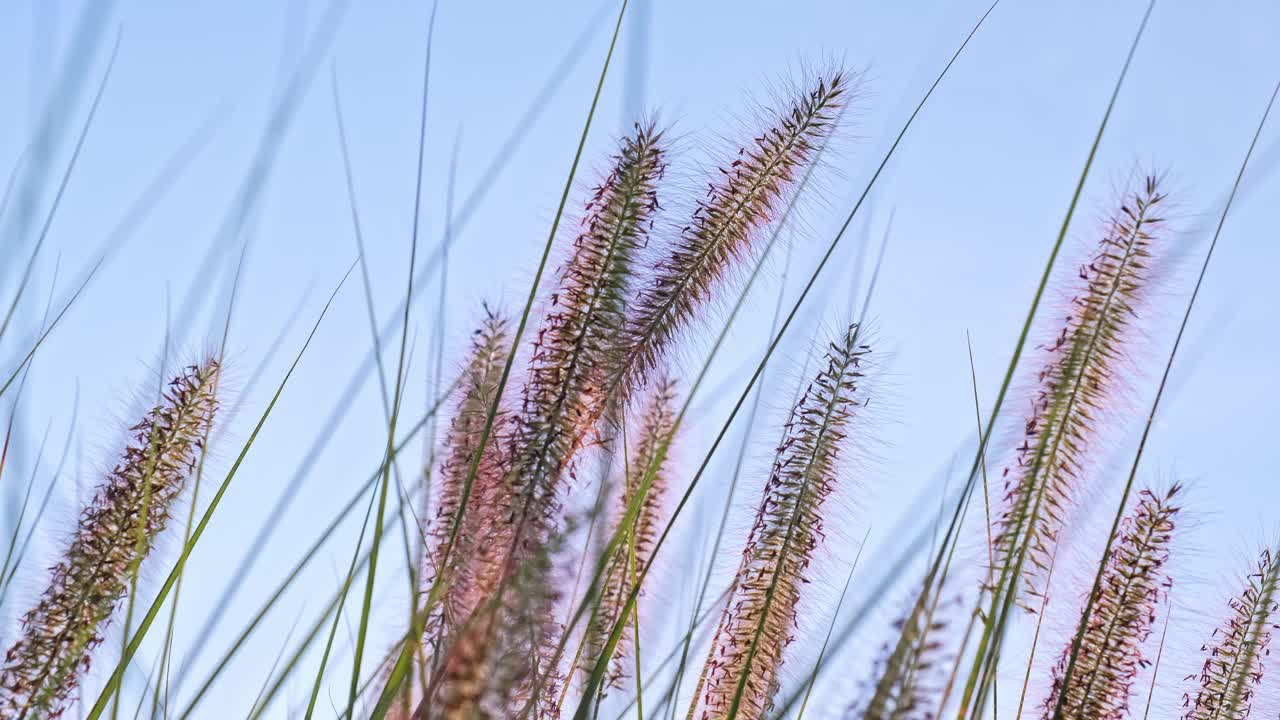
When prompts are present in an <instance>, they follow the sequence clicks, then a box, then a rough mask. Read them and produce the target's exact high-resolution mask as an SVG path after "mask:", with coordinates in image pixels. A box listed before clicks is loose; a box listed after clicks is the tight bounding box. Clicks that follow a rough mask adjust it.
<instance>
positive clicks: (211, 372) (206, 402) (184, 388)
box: [0, 359, 219, 718]
mask: <svg viewBox="0 0 1280 720" xmlns="http://www.w3.org/2000/svg"><path fill="white" fill-rule="evenodd" d="M218 372H219V364H218V361H217V360H214V359H210V360H206V361H204V362H203V363H201V364H199V365H193V366H190V367H188V368H186V369H185V370H184V371H183V372H182V374H180V375H178V376H177V377H176V378H174V379H173V380H172V381H170V382H169V384H168V386H167V387H166V389H165V392H164V394H163V397H162V399H161V402H160V404H159V405H157V406H156V407H155V408H154V409H152V410H151V411H150V412H148V413H147V414H146V416H145V417H144V418H143V419H142V421H141V422H139V423H138V424H137V425H135V426H133V427H132V428H130V431H131V432H132V433H133V442H132V443H131V444H130V445H128V446H127V447H126V448H125V451H124V455H123V456H122V457H121V458H120V460H119V462H118V463H117V464H116V466H115V468H114V469H112V471H111V472H110V474H109V475H108V476H107V478H106V481H105V482H104V483H103V484H102V485H101V486H99V488H98V490H97V492H96V493H95V495H94V497H93V499H92V500H91V501H90V502H89V504H88V506H87V507H86V508H85V509H84V511H83V512H82V513H81V515H80V522H79V526H78V527H77V529H76V533H75V537H74V538H73V539H72V541H71V544H70V546H69V547H68V548H67V550H66V553H65V554H64V555H63V557H62V560H61V561H59V563H58V565H57V566H56V567H55V568H54V569H53V572H52V577H51V578H50V581H49V585H48V587H47V588H46V589H45V591H44V593H43V594H42V595H41V596H40V600H39V601H38V602H37V603H36V605H35V607H33V608H32V609H31V610H30V611H28V612H27V613H26V615H24V616H23V618H22V636H21V637H20V638H19V639H18V641H17V642H16V643H14V645H13V646H12V647H11V648H9V651H8V653H7V654H6V655H5V665H4V670H3V671H2V672H0V715H3V716H4V717H6V718H37V717H50V716H57V715H58V714H60V713H61V712H62V711H63V710H65V709H66V707H67V705H68V703H69V701H70V698H71V695H72V692H73V691H74V690H75V688H76V687H77V684H78V681H79V673H80V672H81V671H82V670H85V669H87V668H88V667H89V664H90V661H91V659H92V653H93V650H94V648H96V647H97V646H98V645H99V644H100V643H101V642H102V639H103V631H104V628H105V626H106V624H107V623H108V621H109V620H110V618H111V615H112V613H114V611H115V609H116V605H117V603H118V602H119V600H120V599H121V597H122V596H123V595H124V594H125V593H126V591H127V590H128V585H129V578H130V576H131V575H132V574H133V573H135V572H136V571H137V568H138V566H139V565H140V564H141V563H142V560H143V559H144V558H145V557H146V556H147V554H148V553H149V552H150V550H151V548H152V547H153V546H154V544H155V540H156V538H157V536H158V535H159V534H160V533H161V532H163V531H164V529H165V526H166V525H167V524H168V522H169V515H170V512H171V511H172V509H173V503H174V501H175V500H176V499H177V497H178V494H179V493H180V492H181V491H182V488H183V485H184V481H185V480H186V478H187V476H188V475H189V474H190V472H191V471H192V469H193V467H194V464H195V462H196V460H197V459H198V457H199V455H200V452H201V450H202V446H203V442H204V438H206V437H207V436H208V430H209V427H210V425H211V423H212V422H213V415H214V411H215V410H216V408H217V400H216V398H215V391H216V389H217V380H218Z"/></svg>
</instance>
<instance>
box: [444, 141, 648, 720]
mask: <svg viewBox="0 0 1280 720" xmlns="http://www.w3.org/2000/svg"><path fill="white" fill-rule="evenodd" d="M663 158H664V151H663V149H662V136H661V133H659V132H658V131H657V130H656V129H655V128H654V127H653V126H652V125H647V126H641V125H637V126H636V128H635V131H634V133H633V134H632V135H630V136H628V137H626V138H624V139H623V140H622V144H621V148H620V149H619V151H618V153H617V154H616V155H615V157H614V162H613V169H612V171H611V172H610V173H609V175H608V176H607V177H606V179H605V180H604V182H603V183H602V184H601V185H600V186H599V187H598V188H596V190H595V191H594V193H593V194H592V197H591V199H590V200H589V201H588V202H587V204H586V216H585V218H584V219H583V221H582V225H581V230H580V232H579V234H578V236H577V237H576V238H575V239H574V245H573V250H572V254H571V256H570V258H569V260H568V262H567V263H566V264H565V266H564V267H563V268H562V269H561V271H560V273H559V279H558V284H557V286H556V289H555V290H554V292H553V293H552V295H551V298H550V309H549V310H548V312H547V315H546V317H545V318H544V319H543V322H542V326H541V328H540V330H539V332H538V335H537V338H536V340H535V342H534V346H533V352H532V356H531V358H530V365H529V371H528V377H527V379H526V382H525V386H524V393H523V397H522V400H521V406H520V409H519V413H518V414H517V415H516V416H515V419H514V422H513V426H512V431H511V437H510V441H509V443H508V445H509V448H508V449H507V450H506V451H504V454H505V455H506V457H507V459H508V461H509V465H508V467H507V472H506V480H505V482H506V484H507V486H508V490H507V491H506V500H507V506H506V507H505V508H504V509H503V511H502V513H501V514H500V516H499V517H500V522H503V523H506V524H507V525H508V527H507V528H506V529H505V530H504V532H505V533H506V538H505V539H504V541H503V542H502V543H501V544H500V545H499V546H498V547H497V548H496V550H495V551H496V552H500V553H503V559H502V568H501V572H500V580H499V586H498V587H497V589H496V590H495V591H494V593H492V594H491V596H490V597H488V598H486V599H485V601H484V603H483V605H482V606H481V607H479V608H478V609H477V610H476V611H475V613H473V616H472V618H471V619H470V620H469V621H468V622H469V623H470V624H471V625H472V627H473V629H472V630H470V631H469V632H478V633H479V634H480V636H481V637H479V638H477V641H476V643H475V644H474V646H473V647H471V648H467V649H465V651H466V653H467V654H469V655H471V656H472V660H473V661H474V662H476V663H478V664H479V668H477V671H478V672H479V675H478V676H477V677H483V678H484V679H485V682H486V684H487V685H488V689H487V690H485V692H484V693H483V694H486V695H488V696H489V697H488V699H480V698H476V700H478V701H479V702H480V705H482V706H487V707H488V708H489V711H491V712H499V710H498V708H500V707H506V712H521V711H522V710H523V709H524V707H525V705H526V704H532V705H533V706H535V708H542V707H543V706H544V705H545V704H546V700H547V699H549V698H551V696H552V695H553V691H554V681H553V679H552V678H551V677H550V676H551V674H552V673H553V671H554V668H553V667H551V666H552V665H553V663H552V662H551V659H550V658H549V657H543V655H544V654H546V653H548V652H549V650H548V649H547V647H548V645H554V644H555V643H554V629H553V628H551V627H549V623H550V618H551V616H552V613H551V608H552V606H553V604H554V601H555V589H554V584H553V583H552V582H551V580H550V578H549V576H548V574H549V573H550V570H551V565H552V558H551V555H552V547H551V546H552V544H553V543H554V534H555V531H556V527H557V523H558V521H559V514H560V512H559V511H560V508H561V504H560V502H561V498H560V495H561V493H562V491H563V481H564V478H565V476H567V475H568V474H569V472H570V468H571V464H572V461H573V457H574V454H575V453H576V451H577V450H578V449H579V446H580V444H581V442H582V440H583V438H584V437H585V435H586V434H587V432H588V430H589V429H590V425H591V424H592V423H593V421H594V418H596V417H599V415H600V412H601V410H600V409H601V408H603V406H604V405H605V403H606V401H607V399H606V397H605V393H604V391H603V384H602V383H603V379H604V378H605V377H606V374H607V368H609V367H610V366H611V365H612V364H616V359H617V357H618V356H617V355H616V354H615V352H616V351H615V346H614V344H613V338H614V336H615V335H616V334H617V332H618V331H619V329H620V328H621V327H622V324H623V318H624V312H625V309H626V301H627V297H628V294H629V291H630V283H631V277H632V274H633V263H634V261H635V257H636V254H637V252H638V251H639V250H640V249H641V248H642V247H644V246H645V245H646V244H647V241H648V234H649V230H650V226H651V224H652V218H653V214H654V213H655V212H656V211H657V209H658V199H657V182H658V179H659V178H660V177H661V175H662V172H663V170H664V167H665V166H664V159H663ZM476 628H478V630H477V629H476ZM480 668H483V669H480ZM538 712H542V710H538Z"/></svg>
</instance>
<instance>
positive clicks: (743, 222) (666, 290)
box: [616, 69, 850, 397]
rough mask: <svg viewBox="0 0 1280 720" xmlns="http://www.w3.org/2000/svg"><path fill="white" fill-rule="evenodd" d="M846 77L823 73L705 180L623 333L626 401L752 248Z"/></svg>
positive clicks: (832, 122)
mask: <svg viewBox="0 0 1280 720" xmlns="http://www.w3.org/2000/svg"><path fill="white" fill-rule="evenodd" d="M849 86H850V75H849V74H848V73H847V72H846V71H844V70H841V69H836V70H834V71H831V72H828V73H824V74H822V75H820V76H819V77H818V78H817V79H816V81H815V82H814V84H813V86H812V89H810V90H808V91H807V92H805V93H804V94H803V95H800V96H799V97H797V98H796V99H795V101H794V102H793V103H792V105H791V107H789V108H787V109H786V110H784V111H782V112H781V113H780V114H779V116H778V118H777V120H776V121H775V122H774V124H773V125H772V126H771V127H769V128H767V129H766V130H765V131H764V132H762V133H761V134H760V136H759V137H756V138H755V139H754V142H752V143H751V144H750V145H748V146H745V147H742V148H740V149H739V150H738V154H737V156H736V157H734V158H732V159H731V160H729V161H727V162H726V163H725V164H723V165H722V166H721V167H720V171H719V173H717V174H716V176H715V177H714V178H713V179H712V180H711V181H709V182H708V183H707V191H706V194H705V195H704V196H703V197H702V198H700V199H699V200H698V201H697V204H696V206H695V207H694V210H693V216H692V218H690V220H689V224H688V225H686V226H685V227H684V228H683V229H682V230H681V231H680V234H679V236H678V237H677V238H676V239H675V241H674V242H673V243H672V247H671V250H670V252H669V253H668V254H667V256H666V258H665V259H663V260H662V261H661V262H660V263H659V264H658V266H657V267H656V269H655V272H654V275H653V277H652V279H651V280H650V282H649V285H648V286H647V287H646V288H645V289H644V290H643V291H642V292H641V294H640V296H639V297H638V298H637V301H636V304H635V308H634V310H633V313H632V314H631V316H630V317H629V318H628V322H627V325H626V328H625V331H624V332H623V334H622V336H621V345H622V354H623V356H624V357H626V358H627V361H626V364H625V365H624V366H623V367H621V368H620V369H619V374H618V378H617V380H616V384H618V385H620V386H621V387H622V390H621V393H622V395H623V396H624V397H625V396H627V395H629V393H630V392H631V391H633V390H634V389H635V388H636V387H637V386H639V385H643V384H644V382H645V381H646V380H647V379H649V378H650V377H652V374H653V371H654V369H655V368H656V367H658V366H659V365H660V363H661V360H662V359H663V357H665V355H666V353H667V352H668V350H669V348H670V345H671V343H672V340H673V339H674V338H675V337H676V335H677V334H678V333H679V332H680V331H681V330H682V329H683V328H684V327H685V326H686V325H688V324H689V323H690V322H691V321H692V320H693V319H694V318H695V317H697V315H698V311H699V310H700V309H702V308H703V307H704V306H705V305H706V303H707V302H708V300H710V298H711V296H712V295H713V294H714V293H715V290H716V288H717V286H718V285H719V284H720V282H721V280H722V278H724V276H725V275H726V274H727V273H729V271H730V269H731V268H732V267H733V266H735V265H737V264H738V263H740V262H742V261H743V260H744V259H745V258H746V257H748V256H749V255H750V254H751V253H752V251H753V245H754V244H755V241H756V240H757V239H758V237H759V235H760V231H761V229H762V228H764V227H765V226H767V225H768V224H769V222H770V221H771V220H773V218H774V216H775V215H777V214H778V212H779V211H780V210H781V208H782V207H783V206H784V205H785V203H786V200H787V198H788V197H789V196H790V194H791V191H792V189H793V187H794V185H795V183H796V181H797V180H798V178H799V177H800V176H801V175H802V174H803V170H804V169H805V168H806V167H807V166H808V165H809V164H810V163H811V162H813V161H814V159H815V157H816V155H817V153H818V148H819V147H821V146H822V144H823V142H824V141H825V140H826V139H827V138H828V137H829V136H830V135H831V133H832V132H833V131H834V129H835V127H836V124H837V123H836V118H837V116H838V115H839V112H840V109H841V108H842V107H843V106H844V104H845V101H846V97H847V95H848V93H849Z"/></svg>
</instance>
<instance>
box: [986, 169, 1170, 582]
mask: <svg viewBox="0 0 1280 720" xmlns="http://www.w3.org/2000/svg"><path fill="white" fill-rule="evenodd" d="M1158 185H1159V182H1158V178H1157V177H1155V176H1149V177H1147V178H1146V180H1145V182H1144V183H1143V186H1142V188H1141V189H1139V190H1138V191H1136V192H1131V193H1128V194H1127V195H1126V196H1125V197H1124V198H1123V199H1122V201H1121V203H1120V207H1119V208H1118V209H1117V210H1116V211H1115V213H1114V214H1113V215H1112V216H1111V218H1110V220H1109V221H1108V224H1107V228H1106V231H1105V232H1104V234H1103V237H1102V239H1101V241H1100V242H1099V243H1098V248H1097V250H1096V252H1095V253H1094V254H1093V257H1092V259H1091V260H1090V261H1089V262H1088V263H1086V264H1084V265H1082V266H1081V267H1080V269H1079V272H1078V289H1077V290H1076V291H1075V295H1074V296H1073V297H1072V299H1071V303H1070V311H1069V314H1068V316H1067V318H1066V322H1065V323H1064V325H1063V327H1062V330H1061V331H1060V332H1059V333H1058V335H1057V336H1056V337H1055V338H1054V340H1053V341H1052V342H1051V343H1050V344H1049V345H1048V346H1047V347H1045V352H1046V354H1047V355H1048V359H1047V361H1046V362H1045V364H1044V366H1043V367H1042V368H1041V369H1040V371H1039V375H1038V376H1037V389H1036V390H1035V391H1034V396H1033V399H1032V404H1031V412H1030V414H1029V415H1028V416H1027V417H1026V420H1025V425H1024V428H1023V435H1024V437H1023V440H1022V442H1021V443H1020V444H1019V446H1018V448H1017V459H1016V462H1015V464H1014V465H1013V466H1011V467H1009V468H1006V469H1005V471H1004V477H1005V494H1004V507H1005V509H1004V511H1003V514H1002V515H1001V516H1000V518H999V520H998V522H997V536H996V538H995V566H996V568H1003V569H1004V571H1003V572H1005V573H1006V575H1005V576H1003V577H1002V579H1001V580H1000V584H1001V585H1002V586H1003V585H1004V584H1005V582H1007V580H1008V573H1015V572H1018V570H1014V568H1020V572H1021V577H1022V581H1023V583H1024V587H1025V589H1026V591H1027V593H1028V595H1031V596H1036V595H1039V594H1040V593H1041V587H1040V586H1041V584H1042V582H1043V576H1044V575H1045V574H1046V572H1047V568H1048V567H1049V564H1050V562H1051V559H1050V558H1051V556H1052V554H1053V548H1054V546H1055V545H1056V544H1057V540H1058V532H1059V530H1060V528H1061V527H1062V523H1063V518H1064V516H1065V515H1066V513H1067V512H1068V510H1069V509H1070V508H1071V504H1072V502H1073V498H1075V497H1076V496H1077V494H1078V491H1079V488H1078V486H1079V485H1080V484H1081V483H1083V482H1084V481H1085V480H1086V479H1087V477H1086V475H1087V471H1088V460H1089V456H1090V455H1089V450H1090V448H1091V446H1092V445H1093V443H1094V442H1095V441H1096V440H1097V438H1098V437H1099V435H1101V434H1102V433H1103V432H1104V431H1105V428H1104V427H1103V424H1104V421H1105V413H1106V411H1107V410H1108V409H1109V407H1110V406H1112V405H1114V404H1115V397H1116V393H1117V391H1119V390H1122V389H1123V388H1122V378H1120V377H1119V375H1120V373H1121V365H1122V363H1123V362H1124V360H1125V357H1126V344H1127V343H1128V341H1129V340H1130V336H1131V335H1132V326H1133V325H1134V323H1135V321H1136V320H1137V319H1138V318H1139V317H1140V316H1139V313H1138V311H1139V308H1140V307H1141V306H1142V301H1143V299H1144V298H1145V296H1146V295H1147V292H1148V287H1149V285H1150V284H1151V281H1152V277H1151V276H1152V274H1153V268H1152V258H1153V256H1154V255H1155V254H1157V253H1158V252H1159V251H1160V249H1161V248H1160V244H1161V235H1162V233H1163V231H1164V226H1165V222H1164V219H1163V218H1162V217H1161V211H1162V209H1163V207H1164V204H1165V202H1166V200H1165V198H1166V196H1165V195H1164V193H1162V192H1160V190H1159V187H1158ZM1024 561H1025V562H1024ZM998 572H999V571H998Z"/></svg>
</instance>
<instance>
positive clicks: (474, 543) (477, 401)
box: [426, 309, 511, 655]
mask: <svg viewBox="0 0 1280 720" xmlns="http://www.w3.org/2000/svg"><path fill="white" fill-rule="evenodd" d="M510 350H511V339H510V334H509V328H508V321H507V319H506V318H505V317H504V316H502V315H500V314H497V313H494V312H491V311H488V310H487V309H486V316H485V319H484V321H483V323H482V325H481V327H480V328H479V329H477V330H476V331H475V334H474V335H473V336H472V341H471V352H470V356H469V357H468V359H467V363H466V366H465V369H464V370H463V376H462V382H461V384H460V387H459V389H458V391H457V393H458V400H457V408H456V410H455V412H454V416H453V420H452V422H451V424H450V426H449V431H448V433H447V435H446V437H445V441H444V442H445V448H444V450H445V452H444V460H443V462H442V463H441V468H440V490H439V495H438V497H437V499H436V509H435V513H434V514H435V521H434V523H433V526H432V527H433V529H432V531H431V543H432V545H431V555H430V561H431V566H430V568H429V570H430V571H431V575H429V576H428V582H427V585H426V586H427V587H430V586H431V584H433V583H434V582H435V581H436V580H437V579H442V580H443V581H444V582H445V583H446V584H447V587H446V589H445V591H444V595H443V597H442V600H441V601H440V603H439V605H438V606H437V607H436V610H437V612H435V613H433V615H432V617H431V618H430V620H429V622H428V626H427V636H428V637H427V640H428V645H429V646H430V647H432V648H433V649H434V651H435V653H436V654H438V655H443V653H444V652H445V651H446V649H447V647H448V642H449V639H450V636H451V634H452V631H453V630H454V629H455V628H456V626H457V625H458V624H459V623H460V622H461V621H463V620H465V619H466V618H467V617H469V616H470V615H471V613H472V612H474V611H475V609H476V607H478V606H479V604H480V603H481V602H482V601H483V600H484V598H485V597H487V594H488V593H489V592H492V591H493V589H494V588H495V587H496V584H497V576H498V571H499V569H500V568H499V562H498V561H499V560H500V557H499V556H498V553H497V549H498V548H499V547H500V546H501V544H502V542H503V541H504V540H507V539H509V538H506V537H505V536H504V535H503V532H504V530H505V529H506V527H507V525H506V523H504V522H502V513H503V512H504V511H505V509H506V506H507V504H508V502H509V500H508V499H507V498H506V497H505V493H506V477H505V474H506V462H505V458H504V457H503V455H502V450H503V448H504V443H503V442H502V438H503V437H504V435H505V433H506V432H508V431H509V427H510V420H511V418H510V413H507V412H500V413H499V416H498V417H497V418H496V420H495V423H494V426H495V428H497V429H498V431H497V432H496V433H495V436H496V438H495V440H494V441H493V442H490V443H488V444H486V446H485V450H484V454H483V455H482V457H481V458H480V463H479V466H478V468H477V471H476V475H475V478H473V479H472V481H471V485H470V487H468V486H467V479H468V475H469V472H470V467H471V461H472V458H473V457H474V456H475V453H476V451H477V450H479V443H480V437H481V433H482V432H483V430H484V424H485V419H486V416H487V414H488V412H489V407H490V406H491V404H492V402H493V397H494V394H495V393H496V392H497V389H498V382H499V380H500V378H501V375H502V366H503V363H504V362H505V360H506V357H507V354H508V353H509V352H510ZM464 498H466V512H464V513H463V516H462V519H461V522H460V524H458V525H457V526H456V527H455V523H456V522H457V519H458V512H459V510H460V509H462V507H463V499H464ZM451 543H452V546H451V545H450V544H451Z"/></svg>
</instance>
